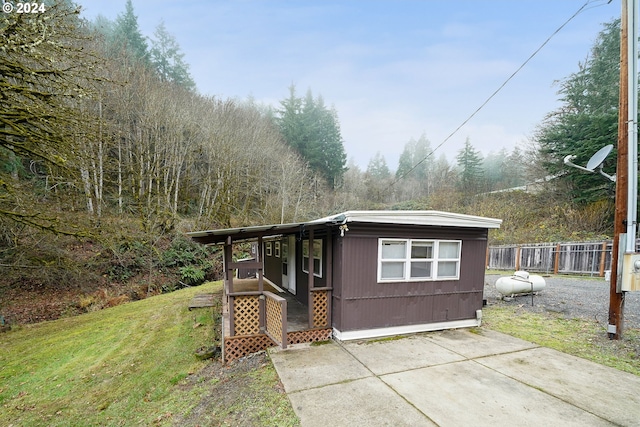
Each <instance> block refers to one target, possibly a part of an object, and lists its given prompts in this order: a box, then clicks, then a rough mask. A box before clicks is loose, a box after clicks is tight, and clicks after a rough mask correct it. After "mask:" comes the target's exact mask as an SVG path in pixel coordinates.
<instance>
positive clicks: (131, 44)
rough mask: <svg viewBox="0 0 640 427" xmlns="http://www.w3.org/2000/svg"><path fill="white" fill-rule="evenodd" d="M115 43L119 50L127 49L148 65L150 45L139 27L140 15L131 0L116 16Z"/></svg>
mask: <svg viewBox="0 0 640 427" xmlns="http://www.w3.org/2000/svg"><path fill="white" fill-rule="evenodd" d="M113 44H114V46H115V47H116V49H117V50H119V51H120V50H125V51H127V52H128V53H129V54H131V55H132V56H133V58H135V59H137V60H138V61H141V62H142V63H143V64H146V65H148V64H149V63H150V61H149V47H148V45H147V40H146V38H145V37H144V36H143V35H142V33H141V32H140V29H139V27H138V17H137V16H136V15H135V13H134V11H133V4H132V3H131V0H127V3H126V4H125V10H124V12H123V13H121V14H119V15H118V17H117V18H116V22H115V25H114V28H113Z"/></svg>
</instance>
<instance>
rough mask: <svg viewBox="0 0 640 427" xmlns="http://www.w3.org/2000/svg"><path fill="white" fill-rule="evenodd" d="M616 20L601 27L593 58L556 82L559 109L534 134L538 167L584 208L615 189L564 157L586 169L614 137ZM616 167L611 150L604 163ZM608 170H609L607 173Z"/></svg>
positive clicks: (617, 71) (617, 62) (617, 70)
mask: <svg viewBox="0 0 640 427" xmlns="http://www.w3.org/2000/svg"><path fill="white" fill-rule="evenodd" d="M619 66H620V21H619V20H614V21H613V22H610V23H608V24H605V26H604V30H603V31H602V32H600V34H599V35H598V38H597V39H596V42H595V45H594V46H593V48H592V50H591V55H590V56H589V57H588V58H587V60H586V61H585V62H584V63H581V64H579V70H578V71H577V72H576V73H573V74H571V75H570V76H569V77H567V78H565V79H564V80H562V81H561V82H560V90H559V94H560V95H561V101H562V103H563V105H562V106H561V107H560V108H559V109H558V110H556V111H554V112H552V113H550V114H549V115H548V116H547V117H546V119H545V120H544V122H543V123H542V124H541V125H540V127H539V128H538V130H537V133H536V140H537V142H538V144H539V153H538V154H539V157H540V159H538V162H540V163H541V164H542V165H543V166H544V168H545V170H546V173H547V174H549V175H561V176H560V178H559V179H561V180H564V181H567V182H568V183H569V184H570V187H571V188H572V189H573V191H572V193H571V194H569V196H570V197H571V198H572V199H573V200H575V201H578V202H581V203H587V202H590V201H594V200H599V199H602V198H603V197H606V196H607V195H609V194H610V193H611V191H612V190H613V184H612V183H609V182H606V181H605V180H603V179H602V177H601V176H599V175H596V174H586V173H583V172H580V171H577V170H575V169H568V168H567V167H566V166H565V165H564V164H563V159H564V157H565V156H567V155H569V154H571V155H575V156H576V160H575V162H576V163H578V164H585V163H586V162H587V161H588V160H589V158H590V157H591V156H592V155H593V154H594V153H595V152H596V151H598V150H599V149H600V148H602V147H604V146H605V145H608V144H615V142H616V140H617V133H618V97H619V95H618V91H619V80H620V68H619ZM605 166H608V167H609V168H611V167H615V151H614V153H613V154H612V155H611V156H609V158H608V160H607V161H606V163H605ZM609 170H611V169H609Z"/></svg>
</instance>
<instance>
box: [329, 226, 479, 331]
mask: <svg viewBox="0 0 640 427" xmlns="http://www.w3.org/2000/svg"><path fill="white" fill-rule="evenodd" d="M349 229H350V231H348V232H347V233H346V234H345V236H344V237H343V238H340V237H338V238H337V239H336V240H338V242H339V243H338V246H337V249H338V250H337V251H336V258H339V262H341V263H342V268H336V270H339V271H341V278H340V280H339V281H338V280H336V281H335V282H334V286H335V288H336V289H335V290H334V298H333V300H334V311H333V315H334V319H333V324H334V327H335V328H337V329H338V330H340V331H353V330H360V329H372V328H384V327H391V326H402V325H414V324H422V323H434V322H443V321H450V320H462V319H473V318H475V316H476V310H479V309H481V308H482V290H483V288H484V268H485V257H486V247H487V230H486V229H475V228H473V229H472V228H446V227H424V226H423V227H416V226H363V225H354V226H352V225H349ZM378 238H413V239H455V240H462V253H461V260H460V280H446V281H425V282H403V283H377V268H378V263H377V261H378ZM338 283H340V284H338Z"/></svg>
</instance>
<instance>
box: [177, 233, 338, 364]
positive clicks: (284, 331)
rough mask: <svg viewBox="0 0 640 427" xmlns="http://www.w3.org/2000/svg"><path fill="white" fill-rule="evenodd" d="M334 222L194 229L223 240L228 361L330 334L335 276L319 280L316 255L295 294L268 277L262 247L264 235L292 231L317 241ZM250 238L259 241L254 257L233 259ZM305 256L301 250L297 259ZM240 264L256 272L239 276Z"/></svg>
mask: <svg viewBox="0 0 640 427" xmlns="http://www.w3.org/2000/svg"><path fill="white" fill-rule="evenodd" d="M330 225H333V224H325V223H322V224H310V223H298V224H280V225H275V226H264V227H262V226H258V227H246V228H238V229H225V230H212V231H206V232H197V233H189V235H190V236H191V237H192V238H193V239H194V240H196V241H198V242H200V243H204V244H222V245H223V248H224V252H223V254H224V257H223V264H224V293H223V322H222V324H223V328H222V334H223V339H222V341H223V342H222V353H223V358H224V360H225V361H226V362H228V361H231V360H235V359H238V358H241V357H244V356H246V355H248V354H250V353H255V352H257V351H260V350H264V349H266V348H269V347H276V346H278V347H281V348H286V347H287V346H288V345H290V344H297V343H304V342H314V341H326V340H328V339H330V338H331V336H332V327H331V293H332V287H331V283H330V280H329V283H327V282H326V280H325V281H324V282H322V283H319V282H318V279H317V277H316V275H314V265H313V262H314V259H313V257H309V259H308V262H307V260H305V269H306V270H307V271H308V272H309V274H308V275H307V277H304V279H303V278H302V277H298V279H297V280H304V282H303V283H304V287H303V288H300V289H298V292H297V298H296V297H294V295H293V294H292V293H290V292H288V291H287V290H286V289H282V288H281V287H279V286H278V285H276V284H275V283H274V282H272V281H270V280H268V279H267V278H266V277H265V275H264V272H265V254H264V253H263V252H264V248H265V240H267V241H271V240H272V239H274V238H280V239H281V238H287V236H292V238H293V237H295V239H296V241H299V242H301V243H305V245H309V247H312V246H313V242H314V234H315V236H316V237H315V238H316V239H317V235H318V234H317V233H318V232H321V233H327V229H328V226H330ZM305 241H306V242H305ZM247 242H252V243H253V244H254V248H255V253H254V254H252V258H251V259H245V260H243V261H234V259H235V258H234V244H238V243H247ZM283 253H284V252H283ZM301 261H302V257H300V256H299V257H298V258H297V262H296V263H295V264H298V263H300V262H301ZM291 267H293V265H292V266H291ZM238 270H244V271H248V270H250V271H252V272H253V273H254V276H255V277H252V278H239V277H238V275H237V271H238ZM329 271H330V270H329ZM290 276H291V274H290ZM240 277H246V276H243V275H240Z"/></svg>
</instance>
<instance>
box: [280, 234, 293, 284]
mask: <svg viewBox="0 0 640 427" xmlns="http://www.w3.org/2000/svg"><path fill="white" fill-rule="evenodd" d="M282 287H283V288H285V289H287V290H289V292H291V293H292V294H294V295H295V294H296V238H295V236H289V237H288V238H287V240H284V241H283V242H282Z"/></svg>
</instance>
